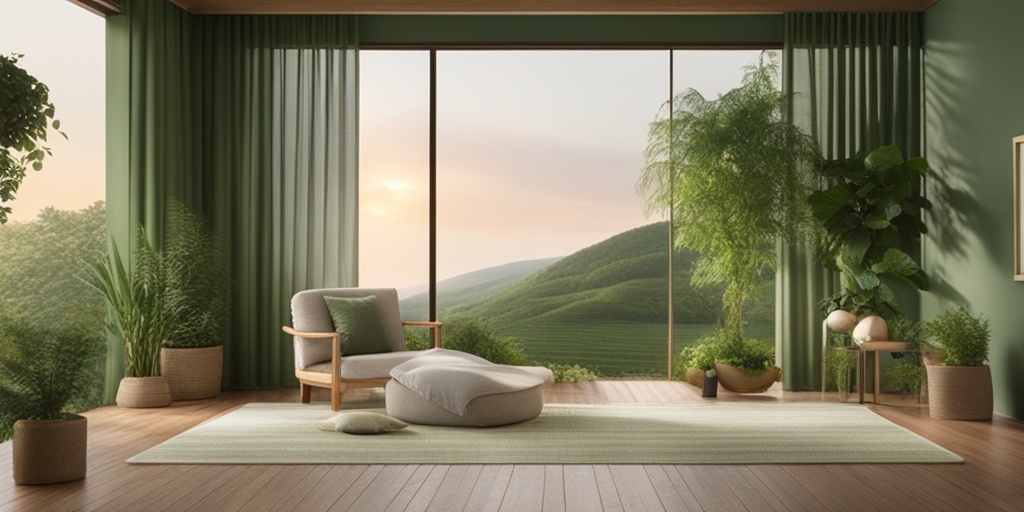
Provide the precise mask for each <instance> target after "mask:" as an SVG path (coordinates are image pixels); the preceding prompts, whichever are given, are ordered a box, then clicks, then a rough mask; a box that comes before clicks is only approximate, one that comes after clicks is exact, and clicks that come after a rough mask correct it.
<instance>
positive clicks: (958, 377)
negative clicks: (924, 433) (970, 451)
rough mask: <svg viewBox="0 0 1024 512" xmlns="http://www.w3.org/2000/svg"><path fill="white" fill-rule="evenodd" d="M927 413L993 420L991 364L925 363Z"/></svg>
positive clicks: (964, 418)
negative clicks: (926, 364)
mask: <svg viewBox="0 0 1024 512" xmlns="http://www.w3.org/2000/svg"><path fill="white" fill-rule="evenodd" d="M925 369H926V371H927V372H928V415H929V416H931V417H932V418H933V419H937V420H991V419H992V370H991V369H990V368H989V367H988V366H943V365H928V366H925Z"/></svg>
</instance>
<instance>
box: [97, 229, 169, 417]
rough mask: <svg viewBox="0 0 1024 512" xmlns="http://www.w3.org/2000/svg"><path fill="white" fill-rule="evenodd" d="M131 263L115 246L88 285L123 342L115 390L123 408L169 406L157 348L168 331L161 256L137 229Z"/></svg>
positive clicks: (109, 326) (110, 328)
mask: <svg viewBox="0 0 1024 512" xmlns="http://www.w3.org/2000/svg"><path fill="white" fill-rule="evenodd" d="M133 247H134V251H133V256H134V265H133V266H132V268H131V270H130V271H129V269H128V267H127V266H126V265H125V263H124V260H123V259H122V258H121V253H120V252H119V251H118V249H117V245H116V244H114V245H113V247H112V251H111V252H112V253H111V255H110V256H109V257H107V258H104V259H103V260H102V261H101V262H100V263H99V264H98V265H96V266H94V267H93V276H92V277H93V278H92V280H91V281H89V284H91V285H92V287H93V288H95V289H96V290H97V291H98V292H100V294H101V295H102V296H103V298H104V299H105V300H106V303H107V306H108V308H109V310H110V312H111V313H112V315H111V316H110V317H109V318H108V321H107V330H108V331H110V333H111V334H113V335H114V336H117V337H119V338H120V339H121V340H122V341H123V342H124V372H125V373H124V376H125V378H124V379H122V380H121V383H120V385H119V386H118V390H117V404H118V405H120V406H122V407H163V406H167V405H170V403H171V395H170V390H169V388H168V386H167V380H166V379H165V378H163V377H162V376H160V344H161V343H162V342H163V340H165V339H166V338H167V334H168V333H169V332H170V322H169V316H168V315H165V303H164V299H165V297H166V292H167V287H166V280H165V278H164V261H163V257H162V256H161V255H160V254H159V253H158V252H157V251H156V250H154V249H153V246H152V244H150V242H149V239H148V238H147V236H146V232H145V230H144V229H143V228H142V227H141V226H139V228H138V230H137V231H136V233H135V240H134V244H133Z"/></svg>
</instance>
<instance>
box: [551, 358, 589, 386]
mask: <svg viewBox="0 0 1024 512" xmlns="http://www.w3.org/2000/svg"><path fill="white" fill-rule="evenodd" d="M543 366H545V367H547V369H549V370H551V373H552V375H554V377H555V382H559V383H561V382H590V381H594V380H597V374H596V373H594V372H592V371H590V370H588V369H586V368H584V367H582V366H580V365H578V364H555V363H547V364H544V365H543Z"/></svg>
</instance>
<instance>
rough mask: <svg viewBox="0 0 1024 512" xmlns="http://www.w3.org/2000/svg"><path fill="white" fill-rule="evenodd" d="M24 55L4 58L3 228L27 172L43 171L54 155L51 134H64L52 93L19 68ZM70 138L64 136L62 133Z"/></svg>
mask: <svg viewBox="0 0 1024 512" xmlns="http://www.w3.org/2000/svg"><path fill="white" fill-rule="evenodd" d="M21 57H22V56H21V55H17V54H13V55H11V56H10V57H8V56H6V55H0V224H4V223H6V222H7V216H8V215H9V214H10V213H11V208H10V207H9V206H6V203H8V202H10V201H12V200H14V196H15V194H17V192H18V188H19V187H20V186H21V182H22V181H23V180H24V179H25V172H26V170H27V169H28V168H29V167H31V168H32V169H33V170H36V171H39V170H41V169H42V168H43V159H44V158H45V157H46V156H47V155H50V154H51V153H50V148H48V147H46V146H44V145H43V144H44V143H45V142H46V136H47V130H48V129H49V128H50V127H51V126H52V127H53V129H54V130H60V121H59V120H57V119H54V118H53V116H54V107H53V103H50V90H49V89H48V88H47V87H46V85H45V84H43V83H40V82H39V81H38V80H36V79H35V77H33V76H32V75H30V74H28V72H26V71H25V70H24V69H22V68H21V67H20V66H18V60H19V59H20V58H21ZM58 133H60V134H61V135H63V136H64V137H65V138H67V135H64V133H63V132H58Z"/></svg>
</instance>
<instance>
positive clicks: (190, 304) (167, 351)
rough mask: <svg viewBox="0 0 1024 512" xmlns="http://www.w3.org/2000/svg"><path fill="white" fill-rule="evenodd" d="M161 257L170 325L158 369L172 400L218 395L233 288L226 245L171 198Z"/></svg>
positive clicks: (200, 217)
mask: <svg viewBox="0 0 1024 512" xmlns="http://www.w3.org/2000/svg"><path fill="white" fill-rule="evenodd" d="M162 256H163V269H162V271H163V276H164V279H165V283H166V284H165V286H166V289H165V292H164V298H163V309H164V316H165V318H166V320H167V322H168V323H169V326H168V332H167V337H166V338H165V339H164V340H163V348H162V349H161V350H160V368H161V374H162V375H163V376H164V377H165V378H166V379H167V383H168V386H170V391H171V399H173V400H195V399H201V398H210V397H213V396H217V395H218V394H219V393H220V387H221V375H222V373H223V361H224V355H223V354H224V352H223V347H222V346H221V339H222V336H223V335H224V325H225V320H226V318H227V313H228V304H229V301H230V292H231V276H230V273H229V271H228V266H227V256H226V251H225V249H224V244H223V243H222V241H221V240H220V239H218V238H217V237H215V236H214V235H213V233H212V232H211V230H210V228H209V226H208V225H207V222H206V220H205V219H204V218H203V217H202V216H201V215H199V214H198V213H194V212H191V211H189V210H188V209H187V208H186V207H185V205H183V204H182V203H181V202H179V201H171V202H170V203H169V205H168V210H167V239H166V240H165V243H164V250H163V252H162Z"/></svg>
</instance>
